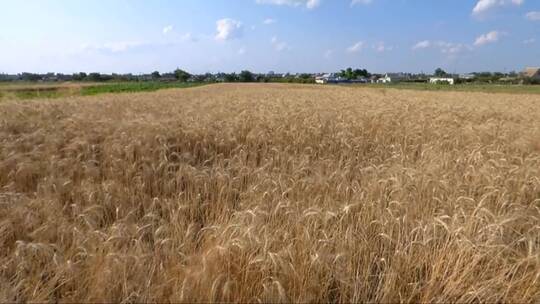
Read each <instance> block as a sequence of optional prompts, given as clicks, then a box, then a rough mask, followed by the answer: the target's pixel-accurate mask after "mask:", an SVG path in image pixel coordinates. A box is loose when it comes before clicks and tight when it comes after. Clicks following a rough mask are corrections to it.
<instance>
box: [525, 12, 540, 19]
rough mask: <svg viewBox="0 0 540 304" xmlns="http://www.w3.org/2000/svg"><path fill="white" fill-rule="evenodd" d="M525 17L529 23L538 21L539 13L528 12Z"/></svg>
mask: <svg viewBox="0 0 540 304" xmlns="http://www.w3.org/2000/svg"><path fill="white" fill-rule="evenodd" d="M525 17H526V18H527V19H529V20H531V21H540V11H538V12H528V13H527V14H526V15H525Z"/></svg>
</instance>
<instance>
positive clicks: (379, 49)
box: [373, 42, 394, 53]
mask: <svg viewBox="0 0 540 304" xmlns="http://www.w3.org/2000/svg"><path fill="white" fill-rule="evenodd" d="M373 48H374V49H375V50H376V51H377V52H379V53H382V52H387V51H391V50H393V49H394V47H393V46H388V45H386V44H385V43H384V42H379V43H376V44H374V45H373Z"/></svg>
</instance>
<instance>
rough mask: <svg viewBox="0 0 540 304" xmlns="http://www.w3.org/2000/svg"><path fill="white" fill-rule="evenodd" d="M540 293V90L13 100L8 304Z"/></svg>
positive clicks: (0, 210) (1, 260) (529, 296)
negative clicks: (519, 92)
mask: <svg viewBox="0 0 540 304" xmlns="http://www.w3.org/2000/svg"><path fill="white" fill-rule="evenodd" d="M12 301H20V302H22V301H39V302H43V301H48V302H49V301H50V302H56V301H58V302H81V301H84V302H213V301H216V302H217V301H219V302H280V301H281V302H368V301H369V302H513V303H518V302H519V303H523V302H529V303H538V302H539V301H540V95H526V94H525V95H511V94H486V93H465V92H420V91H404V90H391V89H365V88H358V87H356V88H353V87H331V86H311V85H304V86H300V85H296V86H295V85H268V84H267V85H262V84H261V85H259V84H253V85H248V84H245V85H241V84H229V85H210V86H204V87H198V88H189V89H177V90H164V91H159V92H154V93H137V94H121V95H107V94H105V95H99V96H93V97H71V98H56V99H51V100H31V101H20V100H19V101H15V100H13V101H9V100H8V101H3V102H2V103H0V302H12Z"/></svg>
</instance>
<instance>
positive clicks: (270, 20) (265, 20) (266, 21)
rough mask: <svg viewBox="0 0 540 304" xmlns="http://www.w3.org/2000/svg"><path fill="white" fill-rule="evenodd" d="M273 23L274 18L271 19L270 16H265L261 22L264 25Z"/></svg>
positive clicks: (274, 21)
mask: <svg viewBox="0 0 540 304" xmlns="http://www.w3.org/2000/svg"><path fill="white" fill-rule="evenodd" d="M274 23H276V20H275V19H272V18H266V19H264V21H263V24H266V25H270V24H274Z"/></svg>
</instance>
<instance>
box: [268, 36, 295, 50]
mask: <svg viewBox="0 0 540 304" xmlns="http://www.w3.org/2000/svg"><path fill="white" fill-rule="evenodd" d="M270 42H271V43H272V46H273V47H274V50H276V51H278V52H282V51H287V50H290V49H291V47H290V46H289V45H288V44H287V43H286V42H284V41H280V40H279V39H278V37H275V36H274V37H272V39H270Z"/></svg>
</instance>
